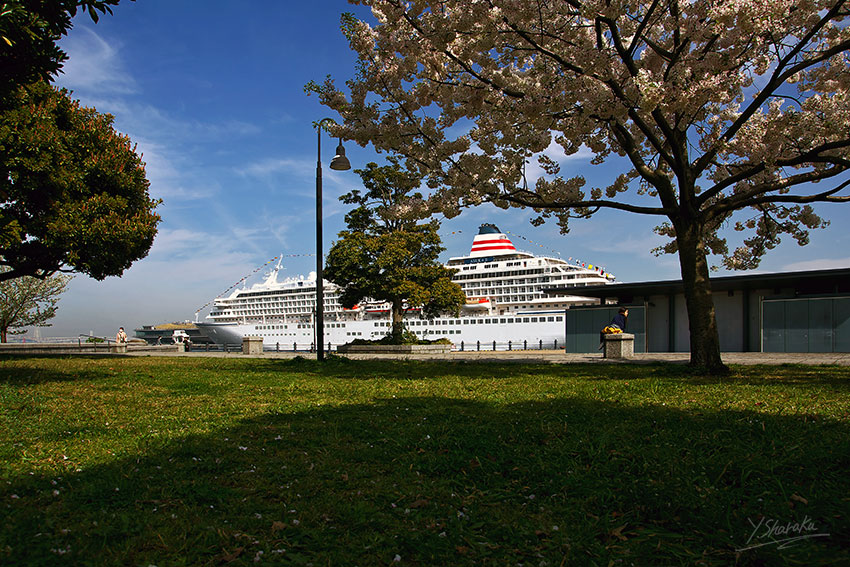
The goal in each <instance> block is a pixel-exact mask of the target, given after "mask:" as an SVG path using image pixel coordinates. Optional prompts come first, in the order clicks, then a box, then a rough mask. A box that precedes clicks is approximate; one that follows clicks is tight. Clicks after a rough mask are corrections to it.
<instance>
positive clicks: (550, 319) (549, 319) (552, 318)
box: [546, 317, 555, 322]
mask: <svg viewBox="0 0 850 567" xmlns="http://www.w3.org/2000/svg"><path fill="white" fill-rule="evenodd" d="M546 320H547V321H550V322H551V321H554V320H555V318H554V317H547V318H546Z"/></svg>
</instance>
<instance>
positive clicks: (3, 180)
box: [0, 81, 160, 281]
mask: <svg viewBox="0 0 850 567" xmlns="http://www.w3.org/2000/svg"><path fill="white" fill-rule="evenodd" d="M112 120H113V118H112V116H110V115H108V114H100V113H98V112H97V111H96V110H94V109H92V108H84V107H81V106H80V105H79V103H78V102H76V101H73V100H71V98H70V97H69V94H68V92H67V91H65V90H58V89H55V88H53V87H51V86H50V85H48V84H47V83H45V82H43V81H39V82H36V83H33V84H30V85H27V86H25V87H21V88H19V89H18V90H17V91H16V92H15V95H14V104H13V105H10V107H9V108H7V109H5V110H3V111H2V112H0V169H1V170H2V171H0V266H6V267H7V268H8V269H7V270H6V271H4V272H2V273H0V281H4V280H7V279H12V278H17V277H21V276H34V277H38V278H45V277H47V276H49V275H51V274H53V273H54V272H57V271H74V272H80V273H84V274H87V275H89V276H91V277H93V278H95V279H103V278H105V277H106V276H113V275H121V274H122V273H123V271H124V270H125V269H127V268H128V267H129V266H130V265H131V264H132V263H133V262H134V261H136V260H138V259H140V258H144V257H145V256H146V255H147V253H148V251H149V250H150V247H151V245H152V244H153V239H154V236H155V235H156V232H157V228H156V227H157V224H158V223H159V221H160V217H159V215H158V214H156V212H155V209H156V206H157V204H158V201H155V200H152V199H151V198H150V197H149V195H148V185H149V183H148V180H147V178H146V177H145V168H144V163H143V162H142V160H141V157H140V156H139V155H138V154H137V152H136V148H135V146H134V145H133V144H132V143H131V141H130V140H129V138H127V137H126V136H123V135H121V134H118V133H117V132H115V130H114V129H113V127H112Z"/></svg>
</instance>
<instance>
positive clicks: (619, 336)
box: [605, 333, 635, 358]
mask: <svg viewBox="0 0 850 567" xmlns="http://www.w3.org/2000/svg"><path fill="white" fill-rule="evenodd" d="M634 355H635V336H634V335H633V334H631V333H612V334H608V335H605V358H632V357H633V356H634Z"/></svg>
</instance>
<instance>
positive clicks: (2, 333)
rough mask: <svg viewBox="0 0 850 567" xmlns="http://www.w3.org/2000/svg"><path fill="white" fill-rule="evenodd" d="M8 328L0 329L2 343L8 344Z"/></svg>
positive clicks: (0, 341)
mask: <svg viewBox="0 0 850 567" xmlns="http://www.w3.org/2000/svg"><path fill="white" fill-rule="evenodd" d="M8 330H9V329H8V327H3V328H2V329H0V343H5V342H6V331H8Z"/></svg>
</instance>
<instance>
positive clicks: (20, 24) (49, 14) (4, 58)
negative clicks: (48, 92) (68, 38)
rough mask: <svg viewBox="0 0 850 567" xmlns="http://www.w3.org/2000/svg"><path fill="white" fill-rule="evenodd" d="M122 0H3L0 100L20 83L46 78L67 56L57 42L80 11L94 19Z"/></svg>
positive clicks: (1, 3)
mask: <svg viewBox="0 0 850 567" xmlns="http://www.w3.org/2000/svg"><path fill="white" fill-rule="evenodd" d="M118 2H119V0H48V1H45V0H2V1H0V100H4V99H5V97H6V96H7V95H10V94H12V93H14V91H15V90H16V89H17V87H18V86H20V85H25V84H29V83H32V82H35V81H47V80H50V78H51V76H53V75H56V74H57V73H58V72H59V71H60V69H61V67H62V63H64V62H65V60H67V58H68V56H67V55H66V54H65V52H64V51H62V50H61V49H60V48H59V46H57V45H56V42H57V41H59V40H60V39H61V38H62V36H64V35H65V34H66V33H67V32H68V30H70V29H71V26H72V21H71V20H72V18H73V17H74V16H75V15H77V10H78V9H79V10H81V11H84V12H88V14H89V16H91V19H92V20H93V21H94V22H97V21H98V18H99V15H100V14H105V13H109V14H111V13H112V6H115V5H117V4H118Z"/></svg>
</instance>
